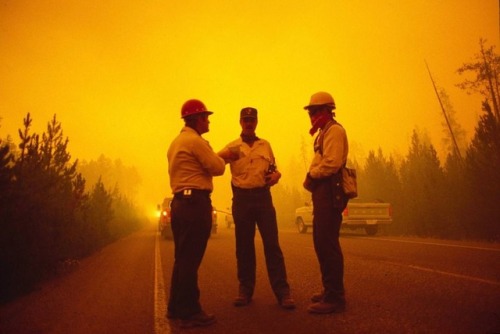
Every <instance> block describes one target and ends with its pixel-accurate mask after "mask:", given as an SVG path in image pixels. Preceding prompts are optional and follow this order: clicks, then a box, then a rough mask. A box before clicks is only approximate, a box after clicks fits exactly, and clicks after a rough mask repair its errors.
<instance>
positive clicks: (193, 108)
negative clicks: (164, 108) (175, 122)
mask: <svg viewBox="0 0 500 334" xmlns="http://www.w3.org/2000/svg"><path fill="white" fill-rule="evenodd" d="M201 113H207V114H209V115H211V114H213V112H211V111H208V110H207V107H205V105H204V104H203V102H201V101H200V100H196V99H192V100H187V101H186V102H184V104H183V105H182V109H181V117H182V118H184V117H187V116H191V115H195V114H201Z"/></svg>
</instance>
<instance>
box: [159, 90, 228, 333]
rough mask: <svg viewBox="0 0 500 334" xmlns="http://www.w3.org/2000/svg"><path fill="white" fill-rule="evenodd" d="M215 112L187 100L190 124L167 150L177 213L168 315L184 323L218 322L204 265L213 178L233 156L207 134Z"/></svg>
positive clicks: (174, 212) (185, 107) (185, 113)
mask: <svg viewBox="0 0 500 334" xmlns="http://www.w3.org/2000/svg"><path fill="white" fill-rule="evenodd" d="M212 113H213V112H211V111H208V110H207V108H206V107H205V105H204V104H203V102H201V101H199V100H194V99H193V100H188V101H186V102H185V103H184V105H183V106H182V109H181V117H182V118H183V120H184V123H185V126H184V127H183V128H182V130H181V132H180V134H179V135H178V136H177V137H176V138H175V139H174V140H173V141H172V143H171V144H170V147H169V149H168V153H167V158H168V173H169V176H170V186H171V188H172V193H173V194H174V198H173V201H172V204H171V205H172V206H171V209H172V211H171V212H172V232H173V237H174V245H175V259H174V266H173V271H172V280H171V286H170V298H169V301H168V312H167V317H168V318H169V319H181V326H182V327H196V326H207V325H211V324H213V323H215V321H216V319H215V316H214V315H212V314H207V313H205V312H204V311H203V309H202V307H201V305H200V302H199V297H200V290H199V288H198V268H199V266H200V264H201V261H202V259H203V255H204V254H205V250H206V246H207V242H208V239H209V237H210V231H211V228H212V214H211V211H212V202H211V199H210V193H211V192H212V190H213V184H212V177H213V176H218V175H222V174H223V173H224V169H225V162H224V159H223V158H225V159H229V158H231V154H230V152H229V153H228V154H227V155H226V156H224V155H222V157H220V156H218V155H217V154H216V153H215V152H214V151H213V150H212V148H211V147H210V145H209V143H208V141H206V140H205V139H203V138H202V136H201V135H202V134H204V133H206V132H208V131H209V124H210V122H209V120H208V117H209V115H211V114H212Z"/></svg>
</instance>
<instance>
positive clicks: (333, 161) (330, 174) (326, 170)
mask: <svg viewBox="0 0 500 334" xmlns="http://www.w3.org/2000/svg"><path fill="white" fill-rule="evenodd" d="M304 109H306V110H307V111H308V113H309V118H310V121H311V125H312V128H311V130H310V134H311V135H314V134H315V133H316V132H317V131H318V130H319V134H318V135H317V136H316V139H315V141H314V152H315V153H314V158H313V160H312V162H311V166H310V167H309V172H308V173H307V176H306V179H305V181H304V187H305V188H306V189H307V190H309V191H311V192H312V202H313V243H314V250H315V251H316V256H317V258H318V262H319V266H320V271H321V278H322V283H323V291H322V292H321V293H318V294H315V295H313V296H312V298H311V300H312V302H313V304H311V305H310V306H309V308H308V311H309V312H311V313H320V314H323V313H334V312H342V311H344V309H345V304H346V301H345V293H344V257H343V254H342V249H341V248H340V242H339V233H340V225H341V223H342V211H343V210H344V208H345V206H346V205H347V198H346V197H345V194H344V193H343V191H342V189H341V186H340V181H339V180H340V179H339V176H340V171H341V168H342V167H343V166H345V164H346V162H347V153H348V151H349V147H348V142H347V135H346V132H345V130H344V128H343V127H342V126H341V125H340V124H339V123H337V122H336V121H335V119H334V117H335V113H334V112H333V111H334V110H335V101H334V100H333V97H332V96H331V95H330V94H329V93H326V92H318V93H316V94H313V95H312V96H311V100H310V102H309V105H307V106H305V107H304Z"/></svg>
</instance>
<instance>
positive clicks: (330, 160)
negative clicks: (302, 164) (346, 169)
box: [309, 124, 349, 179]
mask: <svg viewBox="0 0 500 334" xmlns="http://www.w3.org/2000/svg"><path fill="white" fill-rule="evenodd" d="M320 136H323V139H322V140H323V154H321V152H320V150H319V149H318V148H317V147H316V146H317V145H319V143H321V140H320ZM314 151H315V154H314V158H313V161H312V162H311V167H310V168H309V174H310V175H311V177H312V178H313V179H320V178H324V177H329V176H331V175H333V174H335V173H337V172H338V171H339V170H340V168H341V167H342V166H343V165H344V164H345V163H346V162H347V154H348V152H349V144H348V142H347V134H346V132H345V129H344V128H343V127H342V126H341V125H340V124H333V125H332V126H330V127H329V128H328V129H327V130H326V131H321V132H320V133H319V134H318V138H317V139H316V142H315V147H314Z"/></svg>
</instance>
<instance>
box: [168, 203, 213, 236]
mask: <svg viewBox="0 0 500 334" xmlns="http://www.w3.org/2000/svg"><path fill="white" fill-rule="evenodd" d="M172 200H173V197H165V198H164V199H163V202H162V204H161V205H160V204H158V209H159V210H160V218H159V220H158V231H160V234H161V236H162V237H163V238H164V239H172V238H173V234H172V225H171V221H172V217H171V208H170V206H171V204H172ZM215 233H217V209H216V208H215V207H212V234H215Z"/></svg>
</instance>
